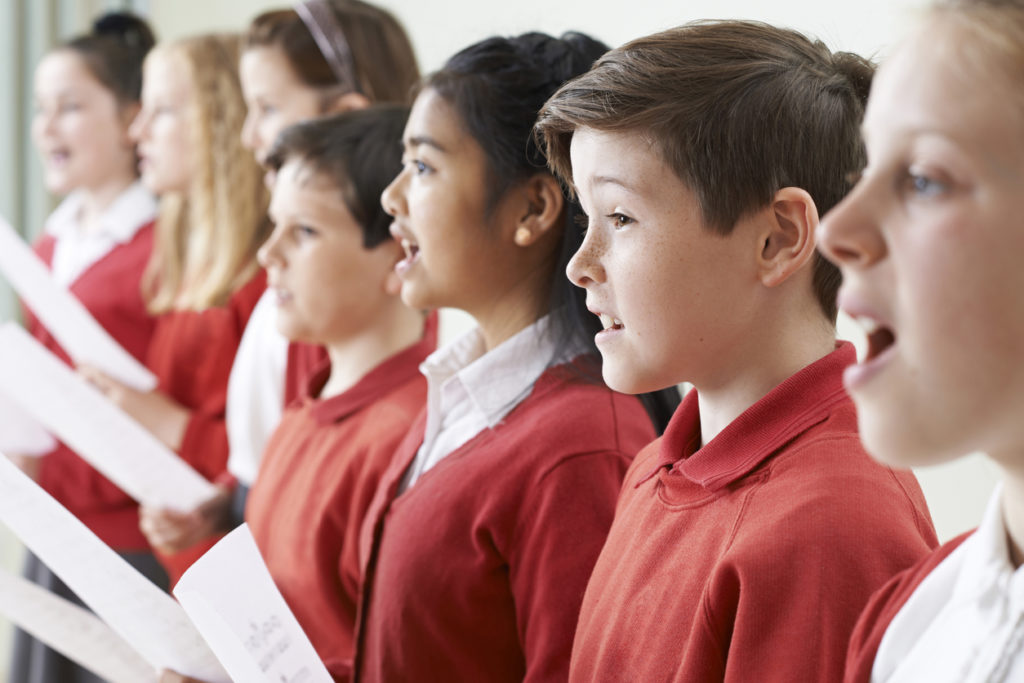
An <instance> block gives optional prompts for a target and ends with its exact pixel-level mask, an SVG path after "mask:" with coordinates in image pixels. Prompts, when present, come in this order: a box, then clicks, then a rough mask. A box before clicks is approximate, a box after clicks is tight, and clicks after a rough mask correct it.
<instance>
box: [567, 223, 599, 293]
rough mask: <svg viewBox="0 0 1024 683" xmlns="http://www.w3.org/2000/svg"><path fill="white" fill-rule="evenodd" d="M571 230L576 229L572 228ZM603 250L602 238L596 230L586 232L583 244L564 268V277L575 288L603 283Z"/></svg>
mask: <svg viewBox="0 0 1024 683" xmlns="http://www.w3.org/2000/svg"><path fill="white" fill-rule="evenodd" d="M573 229H577V228H575V226H574V228H573ZM603 250H604V244H603V238H602V237H601V235H600V230H599V229H598V228H593V229H590V230H587V231H586V233H585V234H584V235H583V242H582V243H581V244H580V248H579V249H577V250H576V253H575V254H573V255H572V258H571V259H569V263H568V264H566V266H565V274H566V277H568V278H569V282H571V283H573V284H574V285H576V286H577V287H586V286H587V285H590V284H594V283H599V282H604V281H605V279H606V277H605V271H604V266H603V265H602V262H601V257H602V253H603Z"/></svg>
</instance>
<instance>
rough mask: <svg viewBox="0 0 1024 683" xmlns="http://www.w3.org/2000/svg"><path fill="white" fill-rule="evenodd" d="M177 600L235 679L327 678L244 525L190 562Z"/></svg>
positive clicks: (308, 682) (294, 682) (293, 682)
mask: <svg viewBox="0 0 1024 683" xmlns="http://www.w3.org/2000/svg"><path fill="white" fill-rule="evenodd" d="M174 595H175V596H176V597H177V598H178V602H180V603H181V606H182V607H184V608H185V611H186V612H188V615H189V617H191V618H192V623H194V624H195V625H196V628H198V629H199V632H200V633H202V634H203V637H204V638H206V642H207V643H208V644H209V645H210V648H211V649H212V650H213V651H214V653H215V654H216V655H217V657H218V658H219V659H220V662H221V664H223V665H224V668H225V669H227V671H228V673H229V674H230V675H231V677H232V678H233V679H234V680H236V681H246V682H247V683H248V682H252V683H278V682H279V681H287V682H288V683H331V682H332V680H333V679H332V678H331V675H330V674H329V673H328V672H327V669H326V668H325V667H324V665H323V662H321V661H320V657H319V656H317V653H316V650H315V649H313V644H312V643H310V642H309V638H307V637H306V634H305V633H303V631H302V628H301V627H300V626H299V622H298V621H296V620H295V615H294V614H292V611H291V610H290V609H289V608H288V605H287V604H286V603H285V601H284V598H283V597H282V596H281V592H280V591H279V590H278V589H277V586H275V585H274V581H273V579H272V578H271V577H270V572H269V571H268V570H267V566H266V564H264V562H263V558H262V557H261V556H260V552H259V549H258V548H257V547H256V542H255V540H253V537H252V533H251V532H250V531H249V526H248V525H247V524H243V525H242V526H240V527H238V528H237V529H235V530H234V531H232V532H231V533H230V534H228V535H227V536H225V537H224V538H222V539H221V540H220V542H219V543H218V544H217V545H215V546H214V547H213V548H211V549H210V550H209V551H207V553H206V554H205V555H203V556H202V557H201V558H199V561H197V562H196V563H195V564H193V565H192V566H191V567H189V569H188V571H186V572H185V575H184V576H183V577H181V580H180V581H178V584H177V585H176V586H175V587H174Z"/></svg>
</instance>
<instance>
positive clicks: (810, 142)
mask: <svg viewBox="0 0 1024 683" xmlns="http://www.w3.org/2000/svg"><path fill="white" fill-rule="evenodd" d="M873 72H874V67H873V65H872V64H871V63H870V62H869V61H868V60H866V59H864V58H862V57H859V56H857V55H854V54H851V53H847V52H837V53H832V52H831V51H830V50H829V49H828V48H827V47H826V46H825V45H824V44H823V43H822V42H820V41H812V40H810V39H809V38H807V37H806V36H804V35H802V34H800V33H798V32H796V31H792V30H788V29H782V28H776V27H774V26H770V25H768V24H763V23H760V22H751V21H702V22H695V23H691V24H687V25H685V26H681V27H678V28H674V29H670V30H668V31H664V32H662V33H657V34H654V35H651V36H647V37H644V38H640V39H637V40H634V41H632V42H630V43H627V44H626V45H623V46H622V47H620V48H618V49H615V50H612V51H611V52H609V53H608V54H606V55H605V56H604V57H602V58H601V59H600V60H598V62H597V64H595V65H594V68H593V69H591V70H590V71H589V72H587V73H586V74H584V75H583V76H580V77H579V78H577V79H575V80H573V81H570V82H569V83H567V84H566V85H565V86H563V87H562V88H561V89H560V90H559V91H558V92H557V93H555V95H554V96H553V97H552V98H551V99H550V100H548V102H547V104H546V105H545V106H544V109H543V110H542V111H541V114H540V119H539V121H538V123H537V127H536V131H537V133H538V135H539V136H540V137H541V140H542V143H543V144H544V146H545V148H546V151H547V156H548V163H549V164H550V165H551V168H552V169H553V170H554V171H555V173H556V174H558V175H559V176H560V177H561V178H563V179H564V180H565V181H567V182H568V183H569V184H570V185H571V183H572V167H571V163H570V159H569V145H570V142H571V140H572V134H573V131H574V130H575V129H576V128H580V127H588V128H594V129H597V130H603V131H636V132H639V133H642V134H643V135H645V136H646V137H647V138H649V139H650V140H651V142H652V144H653V146H654V148H655V149H657V150H658V151H659V152H660V154H661V155H662V157H663V158H664V159H665V162H666V163H667V164H668V165H669V167H671V168H672V170H673V171H675V173H676V175H677V176H678V177H679V178H680V179H681V180H682V181H683V182H684V183H686V184H687V186H689V187H690V188H691V189H693V191H694V193H695V194H696V196H697V199H698V201H699V203H700V207H701V213H702V217H703V220H704V223H705V225H706V226H707V227H708V229H710V230H713V231H714V232H717V233H720V234H728V233H729V232H731V231H732V229H733V227H734V226H735V225H736V222H737V221H738V220H739V219H740V218H741V217H742V216H744V215H745V214H747V213H749V212H751V211H755V210H757V209H758V208H761V207H764V206H766V205H767V204H768V203H770V202H771V199H772V197H773V196H774V195H775V193H776V192H777V191H778V190H780V189H781V188H783V187H787V186H796V187H800V188H803V189H805V190H806V191H807V192H808V193H809V194H810V195H811V197H812V198H813V199H814V202H815V204H816V205H817V208H818V210H819V212H820V213H822V214H824V213H825V212H826V211H828V210H829V209H830V208H832V206H834V205H835V204H836V203H838V202H839V200H840V199H842V197H843V196H844V195H845V194H846V193H847V192H848V191H849V189H850V187H851V181H850V178H851V176H852V175H853V174H855V173H856V172H857V171H859V170H860V169H861V168H863V166H864V163H865V153H864V147H863V143H862V141H861V137H860V123H861V119H862V117H863V114H864V105H865V102H866V100H867V96H868V91H869V89H870V84H871V78H872V75H873ZM813 277H814V290H815V294H816V295H817V298H818V301H819V303H820V305H821V308H822V311H823V312H824V313H825V315H826V316H827V317H828V319H829V320H832V321H835V319H836V314H837V307H836V293H837V291H838V289H839V284H840V282H841V275H840V274H839V270H838V269H837V268H836V267H835V266H834V265H832V264H831V263H829V262H828V261H827V260H825V259H824V258H823V257H822V256H821V255H820V254H816V255H815V261H814V275H813Z"/></svg>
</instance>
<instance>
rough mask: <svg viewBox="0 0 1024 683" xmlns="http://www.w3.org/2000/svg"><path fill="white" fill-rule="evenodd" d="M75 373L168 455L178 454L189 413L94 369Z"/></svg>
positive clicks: (156, 394)
mask: <svg viewBox="0 0 1024 683" xmlns="http://www.w3.org/2000/svg"><path fill="white" fill-rule="evenodd" d="M78 372H79V374H80V375H82V377H84V378H85V379H86V380H88V381H89V383H90V384H92V385H93V386H95V387H96V388H97V389H99V390H100V391H101V392H103V394H104V395H105V396H106V397H107V398H108V399H110V400H111V402H113V403H114V404H116V405H117V406H118V407H119V408H120V409H121V410H123V411H124V412H125V413H127V414H128V415H129V416H131V417H132V418H134V419H135V421H136V422H138V423H139V424H141V425H142V426H143V427H145V428H146V429H147V430H149V432H150V433H151V434H152V435H153V436H155V437H156V438H157V439H159V440H160V441H161V443H163V444H164V445H165V446H167V447H168V448H170V449H171V450H172V451H175V452H178V451H180V450H181V445H182V441H183V439H184V436H185V430H186V428H187V427H188V425H189V420H190V419H191V418H192V412H191V411H189V410H188V409H187V408H185V407H184V406H182V405H181V404H179V403H177V402H176V401H174V400H173V399H171V398H170V397H168V396H166V395H165V394H162V393H160V392H159V391H155V390H154V391H148V392H142V391H136V390H135V389H132V388H131V387H129V386H126V385H124V384H121V383H120V382H118V381H117V380H115V379H114V378H112V377H109V376H107V375H105V374H103V373H102V372H100V371H99V370H97V369H96V368H93V367H88V366H80V367H79V368H78Z"/></svg>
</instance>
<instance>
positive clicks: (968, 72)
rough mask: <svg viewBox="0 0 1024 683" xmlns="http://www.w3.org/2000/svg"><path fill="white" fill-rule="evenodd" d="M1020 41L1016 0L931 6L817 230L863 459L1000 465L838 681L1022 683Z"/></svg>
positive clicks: (872, 615) (882, 612)
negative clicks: (969, 518) (980, 459)
mask: <svg viewBox="0 0 1024 683" xmlns="http://www.w3.org/2000/svg"><path fill="white" fill-rule="evenodd" d="M1022 46H1024V3H1021V2H1019V1H1017V2H999V1H996V0H972V1H970V2H967V1H957V0H953V1H949V2H941V3H939V4H938V5H936V6H935V7H934V8H933V9H931V11H930V12H929V13H928V14H927V15H926V18H925V21H924V22H923V24H922V25H921V26H920V27H919V28H918V29H917V30H916V31H915V32H914V33H913V34H912V36H911V37H910V38H909V40H907V41H906V42H905V43H904V44H903V45H901V46H900V47H899V48H898V49H897V51H896V52H895V54H893V56H892V57H891V58H890V59H889V61H887V62H886V63H885V64H884V66H883V67H882V69H881V71H880V72H879V76H878V78H877V79H876V82H875V85H874V88H873V90H872V92H871V99H870V102H869V105H868V109H867V113H866V115H865V119H864V132H865V138H866V140H867V151H868V159H869V165H868V169H867V171H866V172H865V174H864V177H863V178H862V180H861V181H860V182H859V183H858V184H857V186H856V187H855V188H854V190H853V191H852V192H851V194H850V196H849V197H848V198H847V199H846V200H844V201H843V202H842V203H841V204H840V205H839V206H838V207H837V208H836V209H835V210H833V212H832V213H830V214H829V216H828V217H827V219H826V221H825V222H824V224H823V225H822V228H821V231H820V236H821V240H822V248H823V250H824V252H825V254H826V255H827V256H828V257H829V258H830V259H832V260H833V261H834V262H835V263H837V264H838V265H839V266H841V267H842V270H843V276H844V285H843V289H842V291H841V292H840V297H839V299H840V303H841V306H842V308H843V310H845V311H846V312H848V313H849V314H850V315H852V316H854V317H855V318H857V319H859V320H860V321H861V322H862V323H863V325H864V327H865V329H866V331H867V332H868V342H869V348H868V352H867V357H866V358H865V359H864V360H863V361H862V362H861V363H860V364H858V365H856V366H853V367H851V368H850V369H848V370H847V372H846V375H845V377H844V380H845V383H846V387H847V389H848V390H849V392H850V393H851V395H852V396H853V399H854V401H855V403H856V404H857V414H858V416H859V419H860V427H861V434H862V435H863V438H864V443H865V444H866V446H867V448H868V450H869V451H871V453H872V454H874V455H875V456H876V457H878V458H879V459H881V460H882V461H884V462H887V463H892V464H897V465H900V466H908V465H929V464H935V463H940V462H945V461H949V460H952V459H954V458H957V457H960V456H962V455H964V454H967V453H969V452H972V451H984V452H986V453H987V454H988V455H989V457H991V458H992V460H994V461H995V462H996V464H997V465H999V466H1000V468H1001V469H1002V471H1003V481H1002V484H1001V485H1000V486H999V487H998V489H997V490H996V492H995V493H994V494H993V496H992V500H991V502H990V503H989V507H988V511H987V512H986V513H985V516H984V519H983V521H982V523H981V526H980V527H978V529H977V530H976V531H975V532H973V533H970V534H964V535H963V536H960V537H958V538H955V539H953V540H952V541H950V542H949V543H946V544H945V545H943V546H942V547H940V548H938V549H936V550H935V551H934V552H933V553H932V554H930V555H928V556H927V557H926V558H924V559H923V560H921V561H920V562H919V563H918V564H916V565H915V566H913V567H911V568H910V569H908V570H907V571H906V572H904V573H902V574H901V575H899V576H898V577H896V578H895V579H893V580H892V581H891V582H890V583H888V584H887V585H886V586H885V587H884V588H883V589H882V590H880V591H879V592H878V593H876V594H875V596H874V597H873V598H872V600H871V603H870V604H869V606H868V608H867V609H866V610H865V612H864V613H863V615H862V616H861V620H860V622H859V623H858V626H857V630H856V631H855V633H854V637H853V641H852V643H851V647H850V653H849V654H850V656H849V660H848V663H847V670H846V680H848V681H864V682H867V681H929V682H933V681H934V682H936V683H941V682H944V681H956V682H957V683H961V682H971V681H1020V680H1024V651H1022V648H1021V646H1022V640H1021V601H1020V596H1021V583H1020V582H1021V570H1020V566H1021V563H1022V559H1024V552H1022V550H1021V548H1022V547H1024V514H1022V512H1021V510H1022V508H1021V505H1022V502H1024V494H1022V489H1021V481H1022V480H1021V468H1020V466H1021V463H1022V452H1024V451H1022V445H1024V422H1022V421H1021V410H1020V407H1021V404H1022V402H1024V368H1022V366H1021V362H1020V361H1021V353H1020V349H1021V341H1020V340H1021V339H1024V303H1022V300H1021V298H1020V293H1021V291H1022V286H1024V271H1022V269H1021V266H1020V255H1021V253H1024V229H1022V228H1021V224H1020V216H1021V212H1022V209H1024V200H1022V197H1024V195H1022V194H1021V187H1022V183H1024V109H1022V108H1021V101H1020V95H1021V92H1022V90H1021V74H1022V73H1024V47H1022ZM1008 97H1009V99H1007V98H1008Z"/></svg>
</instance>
